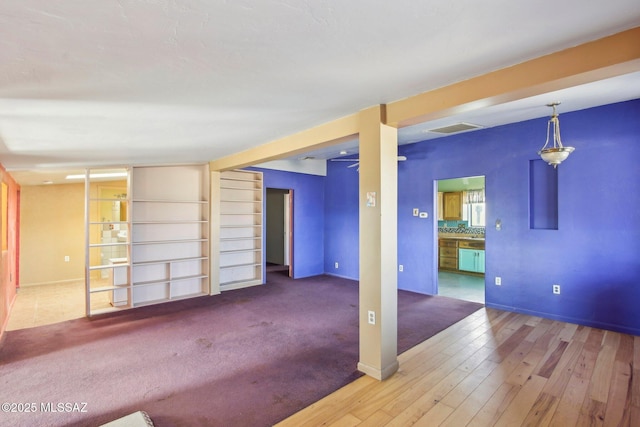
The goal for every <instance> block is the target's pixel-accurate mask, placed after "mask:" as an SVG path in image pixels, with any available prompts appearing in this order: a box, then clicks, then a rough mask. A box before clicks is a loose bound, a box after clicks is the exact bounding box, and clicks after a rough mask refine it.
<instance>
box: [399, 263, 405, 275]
mask: <svg viewBox="0 0 640 427" xmlns="http://www.w3.org/2000/svg"><path fill="white" fill-rule="evenodd" d="M398 271H399V272H401V273H402V272H403V271H404V265H402V264H400V265H399V266H398Z"/></svg>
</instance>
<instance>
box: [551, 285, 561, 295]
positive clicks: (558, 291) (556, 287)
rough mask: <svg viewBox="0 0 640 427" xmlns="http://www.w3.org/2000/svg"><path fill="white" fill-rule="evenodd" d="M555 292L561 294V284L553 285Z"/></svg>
mask: <svg viewBox="0 0 640 427" xmlns="http://www.w3.org/2000/svg"><path fill="white" fill-rule="evenodd" d="M553 293H554V294H556V295H560V285H553Z"/></svg>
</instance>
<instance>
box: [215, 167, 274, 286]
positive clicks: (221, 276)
mask: <svg viewBox="0 0 640 427" xmlns="http://www.w3.org/2000/svg"><path fill="white" fill-rule="evenodd" d="M214 182H215V183H216V185H217V188H216V191H215V192H214V197H215V199H216V200H215V206H216V209H214V211H215V213H214V215H215V218H216V225H217V228H218V234H217V236H216V239H217V241H216V244H215V245H214V248H215V249H214V250H216V251H217V254H218V260H217V261H218V266H217V267H218V268H217V272H215V274H216V280H215V283H214V281H212V288H214V287H215V288H216V289H218V290H219V291H225V290H231V289H238V288H244V287H248V286H255V285H261V284H262V283H263V273H262V272H263V249H262V240H263V239H262V229H263V226H262V218H263V215H262V209H263V184H262V173H261V172H254V171H245V170H233V171H225V172H221V173H219V174H218V176H217V179H215V180H214Z"/></svg>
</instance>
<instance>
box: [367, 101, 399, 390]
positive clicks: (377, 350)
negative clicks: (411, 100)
mask: <svg viewBox="0 0 640 427" xmlns="http://www.w3.org/2000/svg"><path fill="white" fill-rule="evenodd" d="M384 113H385V109H384V106H377V107H373V108H370V109H367V110H364V111H362V112H361V113H360V184H359V202H360V209H359V210H360V361H359V362H358V370H360V371H362V372H364V373H365V374H367V375H370V376H372V377H374V378H376V379H379V380H383V379H385V378H388V377H389V376H391V375H393V374H394V373H395V372H396V371H397V369H398V358H397V354H398V337H397V331H398V301H397V300H398V290H397V289H398V283H397V282H398V276H397V272H396V265H397V258H398V255H397V212H398V200H397V199H398V197H397V193H398V159H397V157H398V133H397V129H395V128H393V127H391V126H387V125H385V124H384ZM371 313H372V314H371ZM371 317H373V318H372V319H371Z"/></svg>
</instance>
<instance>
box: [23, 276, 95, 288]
mask: <svg viewBox="0 0 640 427" xmlns="http://www.w3.org/2000/svg"><path fill="white" fill-rule="evenodd" d="M73 282H84V277H80V278H78V279H66V280H53V281H51V282H37V283H20V288H30V287H32V286H44V285H60V284H64V283H73Z"/></svg>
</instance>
